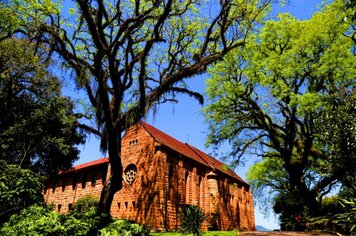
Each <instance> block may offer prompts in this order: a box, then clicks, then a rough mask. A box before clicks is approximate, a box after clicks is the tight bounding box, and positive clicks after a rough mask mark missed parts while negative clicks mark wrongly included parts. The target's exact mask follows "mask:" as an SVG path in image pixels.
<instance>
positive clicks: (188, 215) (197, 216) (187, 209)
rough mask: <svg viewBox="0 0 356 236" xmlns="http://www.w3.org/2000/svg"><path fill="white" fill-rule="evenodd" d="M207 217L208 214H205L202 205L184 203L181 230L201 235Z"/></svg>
mask: <svg viewBox="0 0 356 236" xmlns="http://www.w3.org/2000/svg"><path fill="white" fill-rule="evenodd" d="M206 219H207V215H205V213H204V212H203V210H202V209H201V208H200V207H198V206H194V205H183V206H182V226H181V231H182V232H183V233H193V235H200V234H201V232H200V227H201V225H202V223H203V222H204V220H206Z"/></svg>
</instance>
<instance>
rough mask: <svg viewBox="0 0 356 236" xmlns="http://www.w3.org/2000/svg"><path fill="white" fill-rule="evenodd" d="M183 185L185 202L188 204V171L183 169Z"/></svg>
mask: <svg viewBox="0 0 356 236" xmlns="http://www.w3.org/2000/svg"><path fill="white" fill-rule="evenodd" d="M184 186H185V203H186V204H189V201H190V198H189V193H190V191H189V172H188V171H185V174H184Z"/></svg>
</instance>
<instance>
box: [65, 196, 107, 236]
mask: <svg viewBox="0 0 356 236" xmlns="http://www.w3.org/2000/svg"><path fill="white" fill-rule="evenodd" d="M98 205H99V201H98V199H96V198H95V197H94V196H92V195H86V196H84V197H82V198H80V199H78V201H77V202H76V203H75V204H74V205H73V209H72V210H71V212H70V213H69V217H68V220H67V221H69V222H73V223H75V222H76V221H80V222H82V223H85V224H86V225H87V226H88V228H89V230H88V234H89V235H96V234H97V233H98V230H99V229H101V228H103V227H104V226H106V225H107V224H108V223H110V222H111V218H110V216H109V215H107V214H103V213H100V212H99V208H98ZM68 224H69V223H68Z"/></svg>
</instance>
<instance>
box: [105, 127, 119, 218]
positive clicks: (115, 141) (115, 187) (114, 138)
mask: <svg viewBox="0 0 356 236" xmlns="http://www.w3.org/2000/svg"><path fill="white" fill-rule="evenodd" d="M108 140H109V143H108V146H109V163H110V170H111V171H110V177H109V179H108V180H107V181H106V183H105V184H104V187H103V190H102V191H101V195H100V202H99V211H100V212H102V213H106V214H110V209H111V205H112V201H113V199H114V195H115V193H116V192H117V191H119V190H121V189H122V172H123V168H122V163H121V132H112V134H111V135H110V134H108Z"/></svg>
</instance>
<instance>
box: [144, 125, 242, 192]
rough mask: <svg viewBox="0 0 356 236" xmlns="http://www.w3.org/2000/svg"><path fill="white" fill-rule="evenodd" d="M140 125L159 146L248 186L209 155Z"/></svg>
mask: <svg viewBox="0 0 356 236" xmlns="http://www.w3.org/2000/svg"><path fill="white" fill-rule="evenodd" d="M140 124H141V125H142V126H143V127H144V128H145V129H146V130H147V132H149V133H150V134H151V135H152V137H153V138H154V139H155V140H156V141H157V142H158V143H160V144H162V145H164V146H166V147H168V148H170V149H172V150H174V151H176V152H178V153H180V154H182V155H184V156H186V157H188V158H191V159H193V160H194V161H197V162H199V163H200V164H203V165H205V166H208V167H210V168H212V169H215V170H219V171H220V172H222V173H224V174H226V175H228V176H230V177H232V178H234V179H236V180H238V181H239V182H241V183H243V184H246V185H248V184H247V183H246V182H245V181H244V180H243V179H242V178H241V177H240V176H238V175H237V174H236V173H235V172H234V171H232V170H231V169H229V168H228V166H226V165H225V164H224V163H222V162H220V161H218V160H216V159H215V158H213V157H211V156H210V155H208V154H206V153H204V152H202V151H200V150H199V149H197V148H195V147H193V146H191V145H189V144H187V143H182V142H180V141H178V140H177V139H175V138H173V137H171V136H169V135H168V134H166V133H164V132H162V131H160V130H159V129H157V128H155V127H153V126H151V125H149V124H147V123H145V122H143V121H140Z"/></svg>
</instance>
